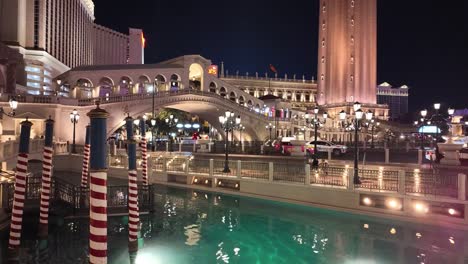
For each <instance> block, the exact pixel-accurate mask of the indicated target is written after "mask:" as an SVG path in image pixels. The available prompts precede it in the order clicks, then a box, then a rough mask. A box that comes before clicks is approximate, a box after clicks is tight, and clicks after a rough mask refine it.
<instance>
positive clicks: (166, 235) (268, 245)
mask: <svg viewBox="0 0 468 264" xmlns="http://www.w3.org/2000/svg"><path fill="white" fill-rule="evenodd" d="M155 201H156V202H155V206H154V211H153V212H151V213H150V214H147V215H142V216H141V220H142V225H141V239H140V240H139V244H140V250H139V252H138V254H137V255H136V256H132V261H133V263H136V264H147V263H148V264H185V263H197V264H198V263H200V264H209V263H242V264H250V263H252V264H264V263H265V264H270V263H304V264H305V263H317V264H318V263H327V264H328V263H330V264H343V263H344V264H371V263H378V264H380V263H384V264H385V263H388V264H390V263H392V264H393V263H425V264H428V263H437V264H439V263H447V264H449V263H450V264H451V263H454V264H462V263H467V260H468V234H467V233H466V232H463V231H459V230H451V229H448V228H442V227H437V226H425V225H418V224H411V223H405V222H398V221H393V220H385V219H380V218H373V217H372V218H371V217H367V216H360V215H353V214H347V213H339V212H335V211H331V210H324V209H316V208H310V207H303V206H297V205H290V204H285V203H278V202H272V201H265V200H260V199H253V198H243V197H235V196H227V195H219V194H215V193H205V192H199V191H193V190H186V189H179V188H169V187H164V186H157V188H156V191H155ZM127 222H128V218H127V217H126V216H119V217H109V226H108V235H109V243H108V249H109V252H108V254H109V262H108V263H117V264H120V263H122V264H124V263H131V262H130V256H129V254H128V252H127V239H128V238H127V234H128V233H127V232H128V230H127ZM37 223H38V220H37V217H30V216H28V217H27V218H26V219H25V224H24V231H23V240H22V247H21V251H20V257H21V263H60V264H67V263H88V262H87V261H88V260H87V248H88V220H87V219H84V218H82V219H63V218H61V217H58V216H53V217H52V219H51V225H50V235H49V237H48V239H47V240H42V241H41V240H38V239H37V238H36V235H35V234H36V233H37V229H36V228H37ZM0 236H1V258H0V263H6V248H7V241H8V233H7V232H6V231H5V232H3V233H0Z"/></svg>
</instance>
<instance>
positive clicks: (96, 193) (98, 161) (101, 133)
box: [87, 103, 109, 264]
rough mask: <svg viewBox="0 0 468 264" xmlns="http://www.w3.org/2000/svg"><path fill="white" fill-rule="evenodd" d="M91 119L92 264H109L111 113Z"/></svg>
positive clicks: (92, 114)
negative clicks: (108, 125)
mask: <svg viewBox="0 0 468 264" xmlns="http://www.w3.org/2000/svg"><path fill="white" fill-rule="evenodd" d="M87 115H88V116H89V118H90V119H91V134H92V135H93V136H92V137H91V142H90V143H91V159H90V184H89V191H90V206H89V208H90V209H89V263H91V264H106V263H107V162H106V154H107V153H106V152H107V147H106V136H107V128H106V126H107V118H108V117H109V113H108V112H107V111H106V110H104V109H101V108H99V103H97V107H96V109H93V110H91V111H89V112H88V114H87Z"/></svg>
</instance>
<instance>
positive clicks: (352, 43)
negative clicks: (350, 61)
mask: <svg viewBox="0 0 468 264" xmlns="http://www.w3.org/2000/svg"><path fill="white" fill-rule="evenodd" d="M351 45H354V36H351Z"/></svg>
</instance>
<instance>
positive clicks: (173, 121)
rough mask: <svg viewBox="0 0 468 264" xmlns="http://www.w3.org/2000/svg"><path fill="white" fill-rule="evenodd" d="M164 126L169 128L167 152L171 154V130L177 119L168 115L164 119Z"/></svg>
mask: <svg viewBox="0 0 468 264" xmlns="http://www.w3.org/2000/svg"><path fill="white" fill-rule="evenodd" d="M165 121H166V124H167V125H168V126H169V137H168V138H169V152H172V135H171V130H172V128H173V127H174V126H175V125H177V121H179V119H177V118H174V115H170V116H169V118H166V120H165Z"/></svg>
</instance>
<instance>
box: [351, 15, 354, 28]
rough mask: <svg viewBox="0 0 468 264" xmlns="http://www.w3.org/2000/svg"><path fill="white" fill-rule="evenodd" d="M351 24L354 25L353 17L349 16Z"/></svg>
mask: <svg viewBox="0 0 468 264" xmlns="http://www.w3.org/2000/svg"><path fill="white" fill-rule="evenodd" d="M351 26H352V27H353V26H354V17H351Z"/></svg>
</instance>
